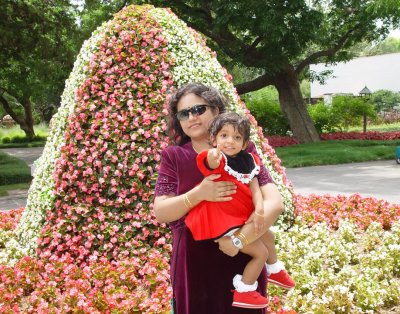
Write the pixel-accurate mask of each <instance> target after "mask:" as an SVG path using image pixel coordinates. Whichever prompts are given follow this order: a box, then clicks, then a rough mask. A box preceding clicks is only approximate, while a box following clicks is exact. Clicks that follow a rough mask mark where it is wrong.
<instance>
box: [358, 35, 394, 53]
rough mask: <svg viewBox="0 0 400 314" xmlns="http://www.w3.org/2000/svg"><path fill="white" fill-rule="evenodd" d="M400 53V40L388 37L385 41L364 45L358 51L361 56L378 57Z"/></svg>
mask: <svg viewBox="0 0 400 314" xmlns="http://www.w3.org/2000/svg"><path fill="white" fill-rule="evenodd" d="M396 52H400V38H395V37H388V38H386V39H385V40H383V41H379V42H377V43H376V42H373V43H364V44H362V45H360V46H359V47H358V51H357V50H356V53H357V55H359V56H376V55H383V54H388V53H396Z"/></svg>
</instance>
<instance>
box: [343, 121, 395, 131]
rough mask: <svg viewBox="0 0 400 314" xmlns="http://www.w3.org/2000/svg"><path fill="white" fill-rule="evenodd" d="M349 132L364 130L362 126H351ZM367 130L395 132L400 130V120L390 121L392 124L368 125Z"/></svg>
mask: <svg viewBox="0 0 400 314" xmlns="http://www.w3.org/2000/svg"><path fill="white" fill-rule="evenodd" d="M348 131H349V132H362V131H363V127H362V126H354V127H350V128H349V130H348ZM367 131H377V132H395V131H400V122H396V123H390V124H378V125H367Z"/></svg>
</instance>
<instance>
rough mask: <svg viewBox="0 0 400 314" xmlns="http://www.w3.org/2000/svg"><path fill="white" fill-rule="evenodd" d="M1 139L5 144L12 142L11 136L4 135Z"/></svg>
mask: <svg viewBox="0 0 400 314" xmlns="http://www.w3.org/2000/svg"><path fill="white" fill-rule="evenodd" d="M1 141H2V143H4V144H8V143H11V138H9V137H8V136H6V137H3V138H2V139H1Z"/></svg>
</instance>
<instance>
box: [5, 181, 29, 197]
mask: <svg viewBox="0 0 400 314" xmlns="http://www.w3.org/2000/svg"><path fill="white" fill-rule="evenodd" d="M29 186H30V183H29V182H25V183H16V184H9V185H0V197H2V196H7V195H8V191H11V190H27V189H29Z"/></svg>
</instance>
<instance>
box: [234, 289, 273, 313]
mask: <svg viewBox="0 0 400 314" xmlns="http://www.w3.org/2000/svg"><path fill="white" fill-rule="evenodd" d="M233 291H234V292H233V303H232V306H236V307H242V308H246V309H263V308H265V307H267V305H268V298H266V297H263V296H262V295H261V294H260V293H258V292H257V291H249V292H237V291H236V290H233Z"/></svg>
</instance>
